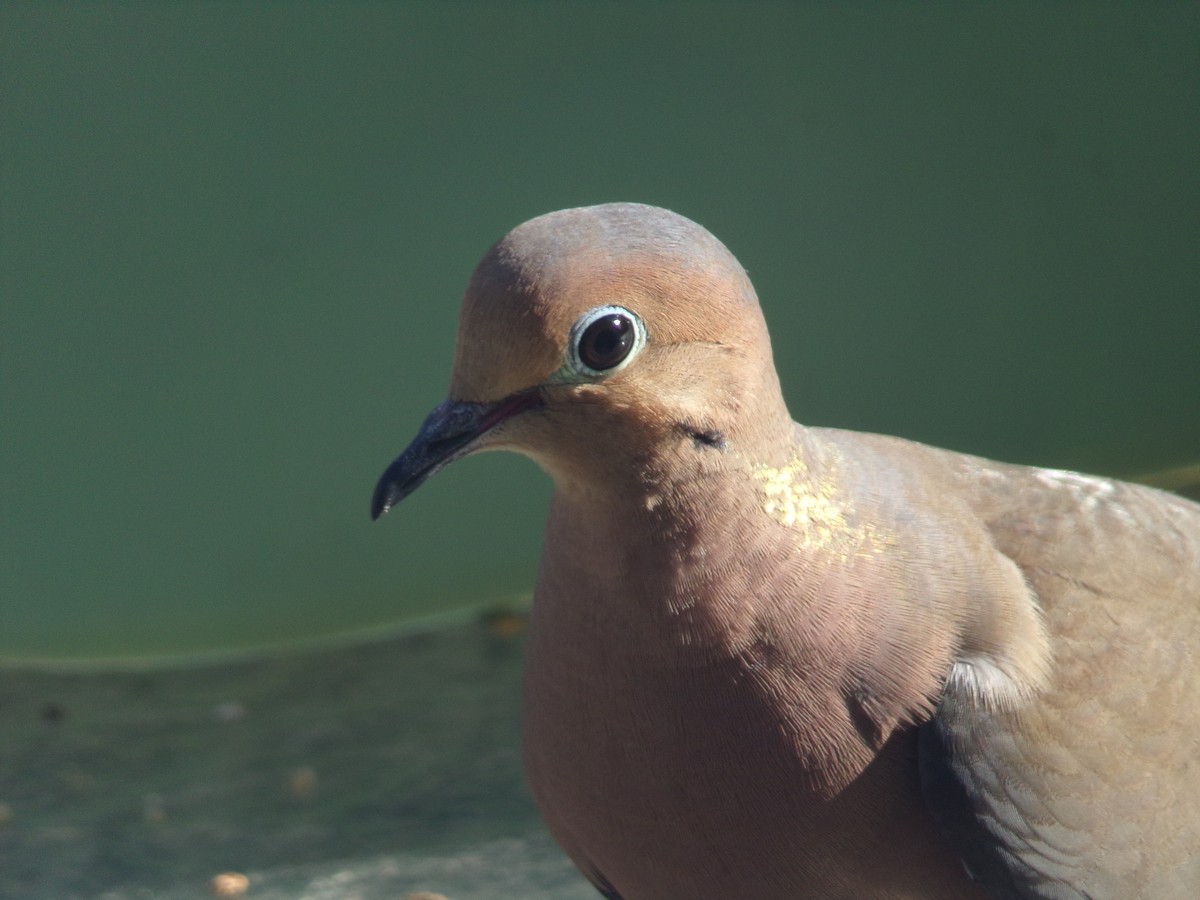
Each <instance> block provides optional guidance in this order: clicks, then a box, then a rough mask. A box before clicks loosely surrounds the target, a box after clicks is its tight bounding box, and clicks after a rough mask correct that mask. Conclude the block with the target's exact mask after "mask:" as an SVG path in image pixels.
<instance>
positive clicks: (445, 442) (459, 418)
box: [371, 389, 541, 519]
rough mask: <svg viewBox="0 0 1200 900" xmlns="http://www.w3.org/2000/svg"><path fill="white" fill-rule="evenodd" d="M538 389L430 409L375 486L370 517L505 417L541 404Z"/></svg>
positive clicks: (465, 450)
mask: <svg viewBox="0 0 1200 900" xmlns="http://www.w3.org/2000/svg"><path fill="white" fill-rule="evenodd" d="M540 403H541V395H540V394H539V393H538V391H537V390H536V389H532V390H528V391H521V392H520V393H517V394H513V395H512V396H510V397H506V398H505V399H503V400H500V401H499V402H497V403H452V402H451V401H449V400H447V401H445V402H444V403H442V404H441V405H439V406H438V407H437V408H436V409H434V411H433V412H431V413H430V414H429V416H428V418H426V419H425V422H424V423H423V424H422V425H421V430H420V431H418V432H417V436H416V437H415V438H414V439H413V442H412V443H411V444H409V445H408V447H407V449H405V451H404V452H403V453H401V454H400V456H399V457H397V458H396V461H395V462H393V463H392V464H391V465H390V466H388V467H387V469H386V470H385V471H384V473H383V475H382V476H380V478H379V482H378V483H377V484H376V485H375V493H374V494H373V495H372V496H371V518H372V519H378V518H379V517H380V516H382V515H383V514H384V513H386V512H387V511H388V510H389V509H391V508H392V507H393V506H395V505H396V504H397V503H399V502H400V501H401V500H403V499H404V498H405V497H407V496H408V495H409V494H411V493H412V492H413V491H415V490H416V489H417V488H419V487H420V486H421V485H422V484H423V483H424V482H425V479H427V478H429V476H431V475H433V474H435V473H436V472H438V470H440V469H442V468H444V467H446V466H447V465H449V464H450V463H452V462H454V460H456V459H459V458H460V457H463V456H466V455H467V454H468V453H470V452H471V451H472V450H473V449H474V446H473V445H474V443H475V441H476V440H477V439H478V438H479V437H481V436H482V435H483V434H485V433H486V432H488V431H490V430H491V429H492V428H494V427H496V426H497V425H499V424H500V423H501V422H503V421H504V420H505V419H509V418H511V417H512V416H515V415H516V414H517V413H520V412H524V411H525V410H527V409H529V408H531V407H534V406H538V405H540Z"/></svg>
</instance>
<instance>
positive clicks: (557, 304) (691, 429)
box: [372, 203, 790, 517]
mask: <svg viewBox="0 0 1200 900" xmlns="http://www.w3.org/2000/svg"><path fill="white" fill-rule="evenodd" d="M787 428H790V424H789V418H788V415H787V411H786V409H785V408H784V405H783V400H782V397H781V396H780V392H779V385H778V381H777V379H776V376H775V369H774V366H773V364H772V361H771V349H770V342H769V339H768V337H767V330H766V325H765V324H764V322H763V318H762V314H761V312H760V310H759V306H758V299H757V298H756V296H755V294H754V288H753V287H752V286H751V284H750V280H749V278H748V277H747V276H746V272H745V270H743V269H742V267H741V266H740V265H739V264H738V261H737V260H736V259H735V258H734V257H733V255H732V254H731V253H730V252H729V251H728V250H727V249H726V248H725V246H724V245H723V244H721V242H720V241H718V240H717V239H716V238H714V237H713V236H712V235H711V234H709V233H708V232H707V231H705V230H704V229H703V228H701V227H700V226H699V225H697V224H695V223H694V222H692V221H690V220H688V219H685V218H684V217H682V216H679V215H676V214H675V213H672V212H669V211H668V210H665V209H658V208H656V207H652V206H642V205H639V204H633V203H612V204H605V205H602V206H592V207H586V208H581V209H568V210H562V211H560V212H554V213H550V214H548V215H544V216H540V217H538V218H536V219H532V220H531V221H529V222H526V223H525V224H523V225H520V226H519V227H517V228H515V229H513V230H512V231H511V232H509V233H508V234H507V235H506V236H505V237H504V238H503V239H501V240H500V241H499V243H497V244H496V245H495V246H494V247H492V249H491V250H489V251H488V253H487V255H486V256H484V258H483V260H482V261H481V262H480V263H479V265H478V266H477V267H476V269H475V273H474V275H473V276H472V278H471V282H470V284H469V286H468V287H467V292H466V296H465V298H464V300H463V306H462V313H461V316H460V319H459V327H458V345H457V349H456V352H455V359H454V372H453V375H452V377H451V383H450V393H449V397H448V398H447V400H446V401H445V402H444V403H442V404H441V405H440V406H438V407H437V408H436V409H435V410H434V411H433V412H432V413H431V414H430V416H429V417H428V418H427V419H426V421H425V424H424V425H423V426H422V428H421V431H420V433H419V434H418V435H417V437H416V439H415V440H414V441H413V443H412V444H411V445H410V446H409V448H408V449H407V450H405V451H404V453H403V454H402V455H401V456H400V457H399V458H398V459H397V460H396V461H395V462H394V463H393V464H392V465H391V466H390V467H389V468H388V470H387V471H386V472H385V473H384V475H383V477H382V478H381V479H380V482H379V485H378V486H377V488H376V491H375V496H374V499H373V502H372V514H373V515H374V516H376V517H378V516H379V515H381V514H382V513H384V512H386V511H387V510H388V509H390V508H391V507H392V506H393V505H394V504H396V503H397V502H399V501H400V500H401V499H403V498H404V497H405V496H407V495H408V494H409V493H411V492H412V491H413V490H415V489H416V488H417V487H418V486H419V485H420V484H421V482H423V481H424V480H425V479H426V478H427V477H429V476H430V475H432V474H433V473H434V472H436V471H437V470H438V469H440V468H442V467H443V466H445V465H446V464H447V463H449V462H451V461H453V460H454V459H458V458H459V457H462V456H465V455H467V454H470V453H475V452H478V451H481V450H492V449H506V450H514V451H516V452H519V453H524V454H526V455H527V456H530V457H532V458H533V459H534V460H535V461H537V462H538V463H539V464H540V465H541V466H542V467H543V468H544V469H546V470H547V471H548V472H549V473H550V474H551V476H552V477H553V478H554V479H555V481H556V483H557V484H559V485H560V486H567V485H570V484H580V483H583V482H587V481H588V480H589V479H598V480H603V479H604V478H605V477H608V476H611V475H612V474H613V473H614V471H615V470H616V471H626V472H629V471H633V470H635V469H636V468H637V467H638V466H639V465H644V464H646V463H647V462H648V461H650V460H652V459H655V458H662V457H668V456H676V457H680V458H681V461H683V460H686V459H687V458H689V457H694V456H697V455H699V456H704V455H709V456H711V455H712V454H724V453H726V452H728V451H730V450H731V449H739V448H740V449H746V448H747V447H748V445H750V444H753V443H754V442H756V441H763V440H767V439H770V438H775V437H776V436H777V435H778V434H779V433H781V432H782V431H785V430H786V429H787Z"/></svg>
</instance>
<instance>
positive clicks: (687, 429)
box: [682, 424, 728, 450]
mask: <svg viewBox="0 0 1200 900" xmlns="http://www.w3.org/2000/svg"><path fill="white" fill-rule="evenodd" d="M682 427H683V431H684V433H685V434H687V436H688V437H690V438H691V439H692V441H693V442H695V444H696V447H697V448H698V449H703V450H724V449H725V448H726V446H728V444H727V443H726V441H725V435H724V433H723V432H721V431H718V430H717V429H716V428H697V427H695V426H694V425H686V424H685V425H683V426H682Z"/></svg>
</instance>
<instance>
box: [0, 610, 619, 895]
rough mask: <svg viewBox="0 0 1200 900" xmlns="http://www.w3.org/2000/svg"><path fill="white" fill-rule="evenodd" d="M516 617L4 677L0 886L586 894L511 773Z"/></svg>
mask: <svg viewBox="0 0 1200 900" xmlns="http://www.w3.org/2000/svg"><path fill="white" fill-rule="evenodd" d="M514 622H515V623H516V624H515V625H514ZM518 630H519V620H513V621H512V622H505V621H502V622H500V623H499V624H497V623H496V622H492V623H490V624H485V623H482V622H481V623H477V624H474V625H470V626H460V627H456V628H452V629H447V630H442V631H437V632H432V633H426V634H420V635H410V636H406V637H403V638H396V639H392V640H388V641H381V642H375V643H370V644H366V645H359V646H355V647H346V648H339V649H334V650H325V651H319V652H311V651H310V652H304V653H295V654H288V655H282V656H276V657H273V658H265V659H258V660H251V661H239V662H232V663H223V664H214V665H204V666H194V667H190V668H187V669H159V670H153V671H142V672H106V673H100V674H96V673H90V674H89V673H70V674H61V673H60V674H52V673H45V672H28V671H24V672H23V671H4V670H0V897H5V898H10V897H11V898H22V900H23V898H54V900H70V898H83V897H87V898H93V897H101V898H105V900H125V898H168V900H174V898H180V900H182V898H192V897H205V896H211V894H210V893H209V883H210V880H211V879H212V878H213V876H214V875H216V874H218V873H220V872H228V871H232V872H241V873H244V874H245V875H246V876H247V877H248V880H249V886H248V892H247V894H246V896H248V897H250V898H273V900H274V898H279V900H283V898H288V900H299V898H313V900H315V898H330V900H333V898H337V900H373V898H385V897H386V898H389V900H396V898H403V897H404V896H405V895H406V894H407V893H410V892H417V891H435V892H438V893H441V894H444V895H446V896H447V897H448V898H449V900H504V898H522V900H534V898H545V900H550V898H554V900H575V898H579V900H583V898H589V900H590V898H592V897H594V896H595V894H594V893H593V892H592V890H591V889H590V888H589V887H588V886H587V885H586V884H584V883H583V882H582V880H581V879H580V878H579V876H578V875H577V874H576V873H575V872H574V870H573V869H572V868H571V867H570V865H569V863H567V862H566V861H565V859H564V858H563V857H562V854H561V853H560V852H559V851H558V850H557V848H556V847H555V846H554V845H553V843H552V842H551V841H550V840H549V838H548V837H546V835H545V833H544V831H543V830H542V827H541V824H540V822H539V820H538V817H537V814H536V811H535V810H534V808H533V805H532V803H531V801H530V800H529V798H528V796H527V794H526V792H525V789H524V787H523V784H522V780H521V775H520V760H519V751H518V741H517V722H518V709H519V693H520V685H519V682H520V667H521V640H520V637H519V635H518V634H516V632H517V631H518Z"/></svg>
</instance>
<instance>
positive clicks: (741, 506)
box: [375, 204, 1200, 900]
mask: <svg viewBox="0 0 1200 900" xmlns="http://www.w3.org/2000/svg"><path fill="white" fill-rule="evenodd" d="M807 389H808V390H809V391H815V390H819V389H820V386H819V385H809V386H807ZM487 449H509V450H515V451H517V452H521V453H525V454H527V455H529V456H530V457H532V458H533V459H534V460H536V461H537V462H538V463H539V464H540V465H541V466H542V467H543V468H544V469H545V470H546V471H547V472H548V473H549V474H550V476H551V477H552V479H553V481H554V494H553V499H552V501H551V508H550V511H549V515H548V522H547V527H546V532H545V544H544V552H543V559H542V564H541V570H540V573H539V578H538V585H537V590H536V594H535V602H534V612H533V621H532V628H531V634H530V639H529V643H528V660H527V672H526V684H525V713H524V728H523V730H524V744H525V750H524V752H525V761H526V770H527V774H528V777H529V782H530V786H531V788H532V790H533V793H534V796H535V798H536V800H537V802H538V805H539V807H540V808H541V810H542V812H543V814H544V816H545V818H546V821H547V823H548V825H549V827H550V830H551V832H552V833H553V834H554V836H555V837H556V838H557V839H558V841H559V842H560V843H561V844H562V846H563V847H564V849H565V850H566V851H567V852H568V853H569V854H570V855H571V857H572V859H573V860H574V861H575V863H576V864H577V865H578V866H579V868H580V869H581V870H582V871H583V872H584V874H585V875H587V877H589V878H590V879H591V880H592V881H593V883H594V884H596V885H597V887H598V888H599V889H600V890H601V892H602V893H604V894H605V895H606V896H608V897H610V898H616V897H619V898H624V900H675V898H679V900H684V898H686V900H697V898H700V900H703V898H721V900H728V898H731V897H747V898H750V897H752V898H756V900H774V898H778V900H799V898H808V897H812V898H853V900H872V898H874V900H884V898H921V900H939V898H947V900H948V898H986V897H992V898H1093V900H1099V898H1137V897H1143V898H1153V900H1176V898H1179V900H1183V898H1187V900H1194V898H1195V897H1197V896H1200V737H1198V736H1200V665H1198V664H1197V657H1198V656H1200V507H1198V506H1197V505H1195V504H1193V503H1190V502H1188V501H1186V500H1183V499H1181V498H1178V497H1174V496H1171V495H1169V494H1165V493H1160V492H1158V491H1154V490H1150V489H1147V488H1142V487H1136V486H1133V485H1127V484H1123V483H1120V482H1114V481H1109V480H1106V479H1099V478H1089V477H1085V476H1079V475H1074V474H1071V473H1064V472H1055V471H1047V470H1038V469H1030V468H1023V467H1016V466H1006V465H1003V464H998V463H992V462H988V461H986V460H982V459H978V458H975V457H969V456H964V455H961V454H955V453H950V452H946V451H941V450H936V449H933V448H929V447H925V446H921V445H918V444H913V443H910V442H906V441H902V440H899V439H895V438H887V437H880V436H875V435H867V434H856V433H851V432H841V431H831V430H824V429H816V428H803V427H800V426H797V425H794V424H793V423H792V422H791V419H790V416H789V415H788V413H787V410H786V408H785V407H784V404H783V400H782V396H781V394H780V390H779V385H778V383H777V379H776V375H775V370H774V366H773V363H772V358H771V349H770V345H769V340H768V337H767V332H766V328H765V325H764V324H763V319H762V315H761V313H760V311H759V308H758V303H757V299H756V297H755V295H754V291H753V288H752V287H751V286H750V283H749V281H748V279H747V277H746V275H745V273H744V271H743V270H742V269H741V267H740V266H739V265H738V263H737V261H736V260H735V259H734V258H733V256H732V255H731V254H730V253H729V251H728V250H726V249H725V247H724V246H723V245H721V244H720V242H718V241H717V240H716V239H715V238H714V237H712V236H711V235H710V234H709V233H708V232H706V231H705V230H704V229H702V228H700V227H699V226H698V225H696V224H695V223H693V222H690V221H688V220H687V219H684V218H683V217H681V216H677V215H675V214H674V213H671V212H668V211H666V210H661V209H656V208H653V207H647V206H640V205H636V204H609V205H604V206H598V207H590V208H585V209H575V210H565V211H562V212H558V213H552V214H550V215H547V216H542V217H540V218H538V219H534V220H532V221H531V222H527V223H526V224H524V225H522V226H520V227H519V228H517V229H515V230H514V231H513V232H511V233H510V234H509V235H507V236H506V237H505V238H504V239H502V240H501V241H500V242H499V243H498V244H497V245H496V246H495V247H493V248H492V249H491V251H489V253H488V254H487V256H485V258H484V260H483V261H482V262H481V263H480V265H479V267H478V268H477V269H476V271H475V274H474V276H473V278H472V280H471V283H470V286H469V287H468V290H467V295H466V299H465V301H464V305H463V312H462V318H461V320H460V327H459V335H458V347H457V352H456V359H455V369H454V376H453V380H452V384H451V389H450V397H449V399H448V400H447V402H446V404H444V405H443V407H440V408H439V411H438V412H437V413H435V415H433V416H431V417H430V419H429V420H428V421H427V423H426V426H425V428H424V429H423V430H422V432H421V435H420V436H419V437H418V439H417V441H416V442H414V445H413V446H412V447H410V448H409V450H407V451H406V452H405V455H404V456H402V457H401V458H400V460H398V461H397V463H396V464H394V465H393V466H392V468H390V469H389V470H388V474H387V475H386V476H385V479H384V480H383V481H381V484H380V487H379V489H378V490H377V494H376V498H377V499H376V505H375V511H376V512H377V513H378V512H381V511H384V510H386V508H388V507H389V506H390V505H391V504H392V503H393V502H395V501H396V500H398V499H399V498H401V497H402V496H404V495H405V494H406V493H407V492H408V491H410V490H412V489H414V488H415V487H416V486H417V485H418V484H419V483H420V481H421V480H423V479H424V478H425V477H427V476H428V475H429V474H432V473H433V472H434V471H436V470H437V469H438V468H440V467H441V466H442V465H444V464H445V463H447V462H449V461H451V460H453V459H456V458H458V457H460V456H462V455H465V454H467V453H471V452H476V451H480V450H487ZM381 498H382V499H381Z"/></svg>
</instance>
